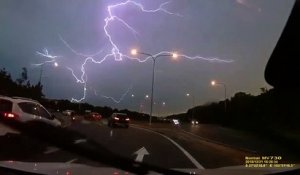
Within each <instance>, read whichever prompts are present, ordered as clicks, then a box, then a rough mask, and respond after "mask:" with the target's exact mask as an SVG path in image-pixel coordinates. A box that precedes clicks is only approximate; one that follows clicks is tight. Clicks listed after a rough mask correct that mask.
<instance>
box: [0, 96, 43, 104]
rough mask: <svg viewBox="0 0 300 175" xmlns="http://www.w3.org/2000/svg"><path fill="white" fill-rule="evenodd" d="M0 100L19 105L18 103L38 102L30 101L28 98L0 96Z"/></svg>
mask: <svg viewBox="0 0 300 175" xmlns="http://www.w3.org/2000/svg"><path fill="white" fill-rule="evenodd" d="M0 99H4V100H9V101H12V102H15V103H20V102H31V103H38V104H40V103H39V102H38V101H36V100H33V99H30V98H25V97H8V96H0Z"/></svg>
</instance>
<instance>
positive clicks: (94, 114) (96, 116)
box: [84, 112, 102, 121]
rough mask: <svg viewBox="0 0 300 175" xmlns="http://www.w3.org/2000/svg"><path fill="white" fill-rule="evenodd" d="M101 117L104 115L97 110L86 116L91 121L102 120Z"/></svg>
mask: <svg viewBox="0 0 300 175" xmlns="http://www.w3.org/2000/svg"><path fill="white" fill-rule="evenodd" d="M101 118H102V116H101V115H100V114H99V113H97V112H91V113H88V114H86V115H85V116H84V119H85V120H90V121H100V120H101Z"/></svg>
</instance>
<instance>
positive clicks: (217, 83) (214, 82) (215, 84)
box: [210, 80, 227, 113]
mask: <svg viewBox="0 0 300 175" xmlns="http://www.w3.org/2000/svg"><path fill="white" fill-rule="evenodd" d="M210 84H211V85H212V86H217V85H221V86H223V87H224V110H225V113H226V98H227V95H226V91H227V90H226V84H225V83H221V82H216V81H214V80H213V81H211V82H210Z"/></svg>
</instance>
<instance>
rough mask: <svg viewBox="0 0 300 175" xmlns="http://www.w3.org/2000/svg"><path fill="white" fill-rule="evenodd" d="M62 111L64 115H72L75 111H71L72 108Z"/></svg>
mask: <svg viewBox="0 0 300 175" xmlns="http://www.w3.org/2000/svg"><path fill="white" fill-rule="evenodd" d="M62 113H63V114H64V115H66V116H73V115H74V114H75V111H73V110H64V111H63V112H62Z"/></svg>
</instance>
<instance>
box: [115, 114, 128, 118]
mask: <svg viewBox="0 0 300 175" xmlns="http://www.w3.org/2000/svg"><path fill="white" fill-rule="evenodd" d="M116 115H117V117H120V118H127V117H128V116H127V114H116Z"/></svg>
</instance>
